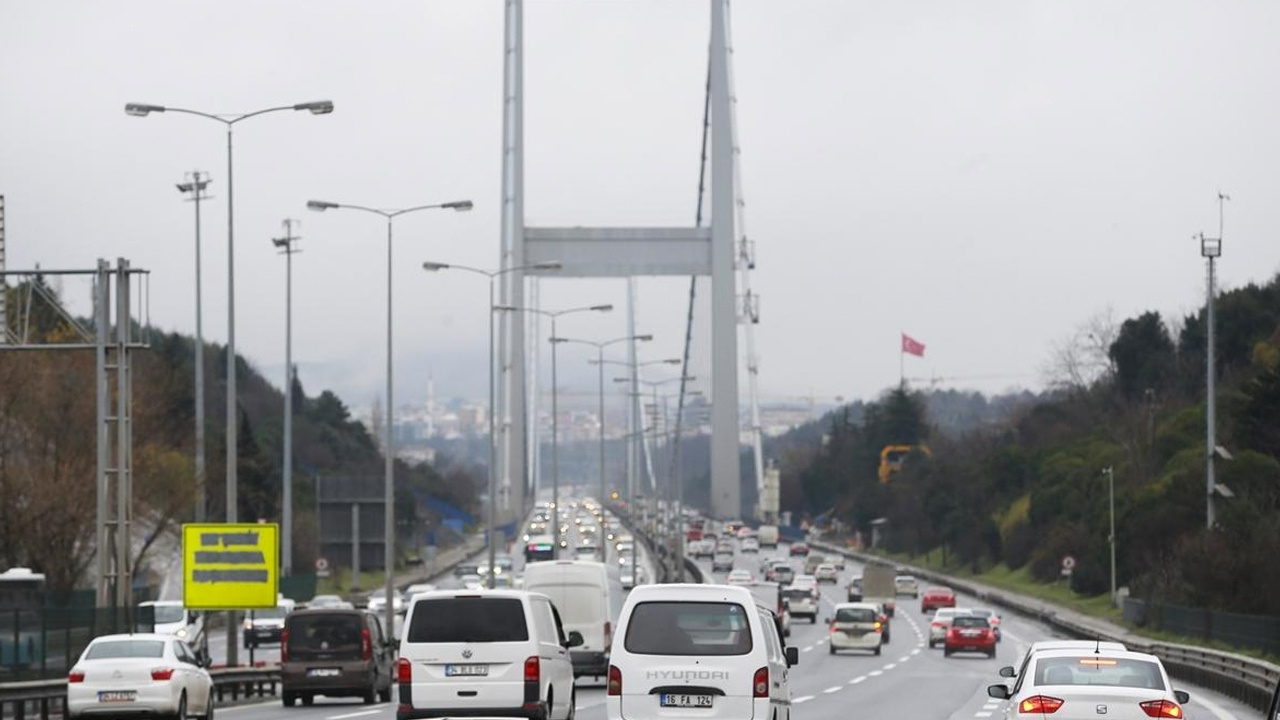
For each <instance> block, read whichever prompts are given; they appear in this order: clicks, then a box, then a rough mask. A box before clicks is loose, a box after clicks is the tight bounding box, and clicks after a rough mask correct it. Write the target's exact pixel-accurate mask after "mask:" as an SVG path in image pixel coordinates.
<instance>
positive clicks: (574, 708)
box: [564, 688, 578, 720]
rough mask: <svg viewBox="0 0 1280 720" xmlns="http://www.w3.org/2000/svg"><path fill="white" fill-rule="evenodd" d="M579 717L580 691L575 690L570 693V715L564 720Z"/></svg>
mask: <svg viewBox="0 0 1280 720" xmlns="http://www.w3.org/2000/svg"><path fill="white" fill-rule="evenodd" d="M577 715H578V689H577V688H574V689H573V690H572V691H570V692H569V714H567V715H565V716H564V720H573V719H574V718H575V717H577Z"/></svg>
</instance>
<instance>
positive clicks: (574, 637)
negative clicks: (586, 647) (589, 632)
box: [564, 630, 583, 648]
mask: <svg viewBox="0 0 1280 720" xmlns="http://www.w3.org/2000/svg"><path fill="white" fill-rule="evenodd" d="M582 643H583V639H582V633H580V632H578V631H577V630H570V631H569V639H568V640H566V641H565V643H564V646H565V647H567V648H572V647H578V646H579V645H581V644H582Z"/></svg>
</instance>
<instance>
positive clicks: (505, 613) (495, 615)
mask: <svg viewBox="0 0 1280 720" xmlns="http://www.w3.org/2000/svg"><path fill="white" fill-rule="evenodd" d="M528 639H529V626H528V624H526V623H525V618H524V603H522V602H520V600H519V599H517V598H480V597H461V598H440V599H438V600H419V601H418V604H417V605H415V606H414V611H413V620H412V621H411V622H410V623H409V642H419V643H466V642H523V641H526V640H528Z"/></svg>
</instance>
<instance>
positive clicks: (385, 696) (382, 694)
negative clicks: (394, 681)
mask: <svg viewBox="0 0 1280 720" xmlns="http://www.w3.org/2000/svg"><path fill="white" fill-rule="evenodd" d="M378 700H379V701H381V702H384V703H385V702H391V683H387V687H386V688H384V689H382V690H379V691H378Z"/></svg>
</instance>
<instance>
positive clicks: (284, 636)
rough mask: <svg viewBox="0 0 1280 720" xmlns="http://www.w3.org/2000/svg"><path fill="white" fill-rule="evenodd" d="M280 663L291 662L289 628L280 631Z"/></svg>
mask: <svg viewBox="0 0 1280 720" xmlns="http://www.w3.org/2000/svg"><path fill="white" fill-rule="evenodd" d="M280 662H289V628H287V627H285V628H282V629H281V630H280Z"/></svg>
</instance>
